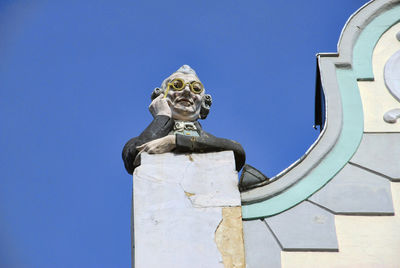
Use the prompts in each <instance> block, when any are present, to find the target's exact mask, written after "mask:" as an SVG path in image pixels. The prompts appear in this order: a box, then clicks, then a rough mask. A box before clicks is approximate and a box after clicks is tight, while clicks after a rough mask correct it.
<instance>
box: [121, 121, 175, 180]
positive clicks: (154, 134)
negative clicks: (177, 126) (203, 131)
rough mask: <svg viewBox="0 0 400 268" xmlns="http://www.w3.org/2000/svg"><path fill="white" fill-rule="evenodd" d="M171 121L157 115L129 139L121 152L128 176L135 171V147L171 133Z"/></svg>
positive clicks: (136, 151)
mask: <svg viewBox="0 0 400 268" xmlns="http://www.w3.org/2000/svg"><path fill="white" fill-rule="evenodd" d="M172 126H173V120H172V119H171V118H170V117H169V116H166V115H157V116H156V117H155V118H154V120H153V121H152V122H151V124H150V125H149V126H148V127H147V128H146V129H145V130H144V131H143V132H142V134H140V135H139V136H138V137H135V138H132V139H130V140H129V141H128V142H127V143H126V144H125V146H124V149H123V150H122V159H123V160H124V165H125V169H126V171H128V173H129V174H132V173H133V170H134V169H135V167H136V166H135V165H134V161H135V158H136V156H137V154H138V153H139V151H138V150H137V148H136V147H137V146H140V145H142V144H144V143H146V142H149V141H152V140H156V139H159V138H162V137H164V136H166V135H168V133H169V132H170V131H171V129H172Z"/></svg>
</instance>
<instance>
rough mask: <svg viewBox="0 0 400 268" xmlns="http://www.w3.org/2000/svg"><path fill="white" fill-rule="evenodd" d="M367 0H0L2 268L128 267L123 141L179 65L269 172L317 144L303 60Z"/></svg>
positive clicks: (332, 43) (311, 62)
mask: <svg viewBox="0 0 400 268" xmlns="http://www.w3.org/2000/svg"><path fill="white" fill-rule="evenodd" d="M365 2H366V1H365V0H362V1H361V0H335V1H330V0H324V1H321V0H318V1H317V0H307V1H270V0H263V1H236V0H229V1H228V0H221V1H208V0H207V1H180V0H178V1H176V0H170V1H127V0H119V1H98V0H97V1H94V0H87V1H71V0H69V1H41V0H38V1H19V0H14V1H11V0H2V1H0V36H1V38H0V59H1V60H0V124H1V127H0V129H1V131H0V147H1V154H0V165H1V169H0V170H1V176H0V182H1V187H0V267H129V265H130V206H131V191H132V189H131V188H132V181H131V176H130V175H128V174H127V173H126V171H125V170H124V167H123V163H122V160H121V150H122V147H123V145H124V144H125V142H126V141H127V140H128V139H130V138H131V137H134V136H137V135H139V134H140V132H141V131H142V130H143V129H144V128H145V127H146V126H147V125H148V124H149V123H150V122H151V119H152V117H151V115H150V113H149V112H148V109H147V107H148V105H149V103H150V94H151V92H152V90H153V89H154V88H155V87H157V86H159V85H160V84H161V82H162V81H163V79H164V78H166V77H167V76H168V75H169V74H170V73H172V72H174V71H175V70H176V69H177V68H179V67H180V66H181V65H183V64H189V65H191V66H192V67H193V68H194V69H195V70H196V71H197V73H198V75H199V77H200V79H201V80H202V82H203V84H204V85H205V88H206V90H207V93H210V94H211V95H212V97H213V106H212V109H211V112H210V114H209V116H208V118H207V119H206V120H205V121H202V122H201V123H202V125H203V127H204V129H205V130H206V131H208V132H210V133H212V134H214V135H216V136H220V137H225V138H231V139H233V140H236V141H238V142H240V143H241V144H242V145H243V147H244V149H245V151H246V154H247V163H248V164H250V165H253V166H255V167H256V168H258V169H259V170H261V171H262V172H264V173H265V174H266V175H268V176H273V175H275V174H277V173H279V172H280V171H281V170H283V169H284V168H286V167H288V166H289V165H290V164H291V163H292V162H293V161H295V160H296V159H298V158H299V157H300V156H301V155H303V154H304V152H305V151H306V150H307V148H308V147H309V146H310V145H311V144H312V143H313V142H314V140H315V139H316V138H317V136H318V134H319V131H316V130H314V129H313V128H312V126H313V123H314V121H313V120H314V84H315V54H316V53H318V52H336V44H337V40H338V38H339V35H340V32H341V29H342V27H343V26H344V24H345V22H346V20H347V18H348V17H349V16H350V15H351V14H352V13H353V12H354V11H356V10H357V9H358V8H359V7H361V6H362V5H363V4H364V3H365Z"/></svg>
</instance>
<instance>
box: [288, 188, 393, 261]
mask: <svg viewBox="0 0 400 268" xmlns="http://www.w3.org/2000/svg"><path fill="white" fill-rule="evenodd" d="M391 188H392V195H393V203H394V207H395V216H335V224H336V233H337V237H338V243H339V252H282V253H281V258H282V267H285V268H289V267H296V268H301V267H305V268H312V267H315V268H317V267H318V268H319V267H324V268H325V267H332V268H333V267H335V268H339V267H341V268H342V267H351V268H356V267H362V268H366V267H379V268H386V267H393V268H395V267H396V268H398V267H400V183H394V182H392V183H391Z"/></svg>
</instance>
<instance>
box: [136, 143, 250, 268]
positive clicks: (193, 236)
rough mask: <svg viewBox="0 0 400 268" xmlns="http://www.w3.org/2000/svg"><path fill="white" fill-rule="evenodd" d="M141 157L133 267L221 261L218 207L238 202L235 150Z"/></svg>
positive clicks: (218, 264)
mask: <svg viewBox="0 0 400 268" xmlns="http://www.w3.org/2000/svg"><path fill="white" fill-rule="evenodd" d="M141 157H142V159H141V166H139V167H138V168H136V169H135V172H134V174H133V208H134V209H133V219H134V244H135V249H134V262H135V268H151V267H164V268H166V267H173V268H179V267H182V268H188V267H191V268H195V267H207V268H212V267H224V263H223V258H222V255H221V252H220V251H221V246H220V245H218V246H217V243H218V242H216V233H217V232H216V231H217V229H218V228H219V224H220V223H221V221H222V219H223V218H222V210H223V209H224V208H226V207H238V206H240V194H239V191H238V187H237V183H238V176H237V172H236V170H235V160H234V157H233V153H232V152H231V151H227V152H219V153H207V154H189V155H184V154H179V155H176V154H173V153H166V154H159V155H149V154H142V156H141ZM239 211H240V209H239ZM239 213H240V212H239ZM239 217H240V216H239ZM236 218H238V217H236ZM239 220H240V224H241V219H239ZM227 222H228V221H227ZM224 226H225V225H224ZM226 229H227V227H224V232H225V233H224V234H223V236H224V237H225V238H223V239H225V240H226V236H227V234H226V232H227V231H226ZM240 231H241V230H240ZM236 232H237V231H236ZM240 235H241V234H240ZM217 240H221V239H220V238H218V239H217ZM224 254H225V253H223V255H224ZM224 260H225V258H224ZM243 261H244V260H243Z"/></svg>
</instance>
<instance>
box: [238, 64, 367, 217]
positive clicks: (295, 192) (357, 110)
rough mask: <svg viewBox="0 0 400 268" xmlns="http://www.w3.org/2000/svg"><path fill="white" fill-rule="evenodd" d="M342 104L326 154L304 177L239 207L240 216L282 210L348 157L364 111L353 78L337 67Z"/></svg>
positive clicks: (358, 139)
mask: <svg viewBox="0 0 400 268" xmlns="http://www.w3.org/2000/svg"><path fill="white" fill-rule="evenodd" d="M336 75H337V79H338V83H339V90H340V94H341V97H342V106H343V129H342V132H341V134H340V137H339V140H338V142H337V143H336V145H335V147H334V148H333V150H332V151H331V152H330V153H329V154H328V156H327V157H326V158H325V159H324V160H323V161H322V162H321V163H320V164H319V165H318V166H317V167H316V168H315V169H314V170H313V171H312V172H311V173H310V174H309V175H308V176H306V177H305V178H304V179H302V180H301V181H300V182H299V183H297V184H295V185H294V186H292V187H290V188H289V189H288V190H287V191H285V192H283V193H281V194H279V195H277V196H274V197H272V198H270V199H268V200H265V201H262V202H259V203H254V204H250V205H245V206H243V207H242V213H243V219H245V220H250V219H257V218H264V217H269V216H273V215H275V214H278V213H281V212H283V211H285V210H287V209H289V208H291V207H294V206H295V205H297V204H298V203H300V202H302V201H303V200H305V199H307V198H308V197H309V196H311V195H312V194H313V193H315V192H316V191H318V190H319V189H320V188H322V187H323V186H324V185H325V184H326V183H328V182H329V180H330V179H332V178H333V177H334V176H335V175H336V173H338V172H339V171H340V170H341V169H342V167H343V166H344V165H345V164H346V163H347V162H348V161H349V160H350V158H351V157H352V156H353V154H354V153H355V151H356V150H357V148H358V146H359V144H360V142H361V138H362V134H363V129H364V125H363V121H364V119H363V110H362V104H361V97H360V94H359V91H358V85H357V80H356V77H355V76H354V75H353V71H352V70H351V69H337V71H336Z"/></svg>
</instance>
